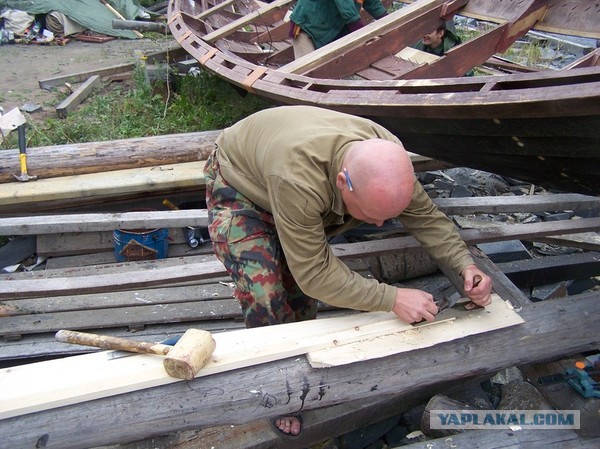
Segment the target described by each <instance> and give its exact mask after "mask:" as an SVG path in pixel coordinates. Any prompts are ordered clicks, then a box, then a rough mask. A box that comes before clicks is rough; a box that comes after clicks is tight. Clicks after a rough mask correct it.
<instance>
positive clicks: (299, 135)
mask: <svg viewBox="0 0 600 449" xmlns="http://www.w3.org/2000/svg"><path fill="white" fill-rule="evenodd" d="M204 175H205V179H206V203H207V209H208V214H209V226H208V231H209V234H210V237H211V240H212V244H213V250H214V252H215V254H216V256H217V257H218V258H219V260H221V262H223V264H224V265H225V268H226V269H227V272H228V273H229V274H230V275H231V277H232V279H233V281H234V283H235V286H236V287H235V292H234V296H235V298H236V299H237V300H238V302H239V303H240V305H241V308H242V313H243V316H244V320H245V323H246V326H247V327H258V326H268V325H276V324H280V323H292V322H297V321H303V320H309V319H314V318H316V316H317V304H318V300H321V301H323V302H324V303H327V304H330V305H333V306H337V307H344V308H350V309H355V310H363V311H388V312H389V311H392V312H394V314H395V315H396V316H397V317H398V318H399V319H400V320H402V321H404V322H406V323H412V322H418V321H421V320H423V319H425V320H428V321H431V320H433V319H434V316H435V315H436V314H437V312H438V307H437V305H436V304H435V303H434V301H433V297H432V295H431V294H430V293H428V292H425V291H422V290H418V289H406V288H396V287H394V286H392V285H388V284H385V283H380V282H378V281H377V280H376V279H369V278H366V277H363V276H361V275H360V274H358V273H355V272H353V271H351V270H350V269H349V268H348V267H347V265H345V264H344V263H343V262H342V261H341V260H340V259H339V258H337V257H336V256H335V255H334V253H333V251H332V249H331V248H330V246H329V243H328V241H329V238H331V237H333V236H335V235H339V234H342V233H344V232H346V231H347V230H349V229H352V228H354V227H357V226H359V225H361V224H363V223H371V224H375V225H376V226H382V225H383V223H384V221H385V220H388V219H390V218H394V217H398V218H399V220H400V221H401V222H402V224H403V225H404V227H405V228H406V229H407V230H408V231H409V232H410V233H411V234H412V235H413V236H414V237H415V238H416V239H417V240H418V241H419V242H420V243H421V245H422V246H423V247H424V248H425V249H426V250H427V252H428V253H429V255H430V256H431V257H432V258H433V259H434V260H435V261H437V262H438V263H442V264H444V265H445V266H447V267H449V268H450V269H451V270H453V271H454V272H455V273H457V274H460V275H461V276H462V278H463V279H464V289H465V291H466V294H467V295H468V297H469V298H470V299H471V300H472V301H473V302H474V303H475V304H477V305H479V306H485V305H487V304H489V303H490V302H491V296H490V291H491V279H490V278H489V277H488V276H487V275H486V274H484V273H483V272H482V271H481V270H479V269H478V268H477V266H476V265H475V264H474V262H473V259H472V257H471V254H470V253H469V250H468V248H467V245H466V244H465V243H464V242H463V241H462V240H461V238H460V235H459V233H458V231H457V230H456V228H455V226H454V224H453V223H452V221H451V220H450V219H449V218H448V217H447V216H446V215H444V214H443V213H442V212H441V211H439V210H438V209H437V207H436V206H435V205H434V204H433V203H432V201H431V199H430V198H429V196H428V195H427V193H426V192H425V190H424V189H423V187H422V186H421V184H420V183H419V181H418V180H417V178H416V176H415V173H414V170H413V167H412V163H411V160H410V156H409V154H408V153H407V152H406V150H405V149H404V147H403V146H402V144H401V142H400V141H399V140H398V138H397V137H395V136H394V135H393V134H392V133H390V132H389V131H388V130H387V129H385V128H384V127H382V126H380V125H378V124H376V123H374V122H372V121H370V120H367V119H364V118H359V117H355V116H352V115H349V114H343V113H340V112H335V111H330V110H327V109H321V108H317V107H312V106H281V107H276V108H270V109H265V110H262V111H259V112H257V113H255V114H252V115H250V116H249V117H247V118H245V119H243V120H241V121H239V122H238V123H236V124H235V125H233V126H231V127H229V128H226V129H224V130H223V131H222V132H221V134H220V135H219V137H218V138H217V141H216V145H215V150H214V152H213V153H212V155H211V156H210V157H209V158H208V160H207V162H206V165H205V167H204ZM271 423H272V424H273V426H274V429H277V430H278V431H280V432H282V433H283V434H284V435H292V436H294V435H298V434H299V433H300V431H301V426H302V421H301V418H300V417H299V416H298V415H294V416H285V417H280V418H277V419H275V420H272V421H271Z"/></svg>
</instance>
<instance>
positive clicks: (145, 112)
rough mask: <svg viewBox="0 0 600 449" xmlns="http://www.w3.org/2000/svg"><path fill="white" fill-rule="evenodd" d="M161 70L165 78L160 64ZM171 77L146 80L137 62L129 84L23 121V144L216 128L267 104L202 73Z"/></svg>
mask: <svg viewBox="0 0 600 449" xmlns="http://www.w3.org/2000/svg"><path fill="white" fill-rule="evenodd" d="M164 71H165V78H166V67H165V68H164ZM171 79H172V82H171V83H166V82H164V81H160V80H159V81H149V80H148V78H147V77H146V72H145V70H144V68H143V67H142V66H140V67H139V68H138V69H136V71H135V73H134V76H133V79H132V80H131V82H128V83H120V84H116V83H114V84H104V85H102V86H101V87H100V88H98V89H97V90H96V91H95V92H94V93H93V94H92V96H91V97H90V98H88V99H87V100H86V101H85V103H84V104H83V105H82V106H80V107H79V108H78V109H77V110H76V111H74V112H72V113H69V115H68V117H67V118H66V119H58V118H50V119H47V120H46V121H45V122H43V123H36V122H29V124H28V130H27V146H28V147H36V146H49V145H61V144H67V143H78V142H99V141H106V140H114V139H127V138H134V137H146V136H156V135H164V134H171V133H185V132H193V131H204V130H209V129H221V128H224V127H227V126H229V125H231V124H233V123H235V122H236V121H238V120H239V119H241V118H243V117H245V116H247V115H249V114H251V113H253V112H255V111H257V110H260V109H263V108H265V107H267V106H268V103H266V102H265V101H264V100H261V99H260V98H258V97H256V96H253V95H250V94H248V95H245V96H244V95H241V94H240V93H239V92H238V91H236V90H235V89H234V88H233V87H232V86H231V85H229V84H228V83H227V82H225V81H223V80H221V79H220V78H218V77H217V76H215V75H211V74H209V73H208V72H203V71H201V72H199V73H198V74H197V75H196V76H192V75H185V76H179V75H177V74H173V75H171ZM64 95H66V94H64ZM17 139H18V137H17V133H11V135H10V136H9V138H8V139H7V140H5V141H4V142H3V143H2V146H1V148H2V149H6V148H18V141H17Z"/></svg>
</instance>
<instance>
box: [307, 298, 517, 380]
mask: <svg viewBox="0 0 600 449" xmlns="http://www.w3.org/2000/svg"><path fill="white" fill-rule="evenodd" d="M457 307H458V306H457ZM461 309H462V307H461ZM436 321H439V323H438V324H437V325H435V326H428V325H421V324H417V325H415V326H414V327H412V328H410V329H402V330H400V331H398V332H394V333H388V334H383V333H382V334H381V335H377V336H372V337H369V338H367V339H364V340H360V341H356V342H351V343H348V344H343V345H342V344H340V345H338V346H336V347H330V348H326V349H321V350H318V351H311V352H309V353H308V361H309V362H310V364H311V366H312V367H313V368H327V367H332V366H339V365H346V364H348V363H354V362H359V361H364V360H372V359H376V358H380V357H386V356H389V355H393V354H398V353H400V352H406V351H414V350H416V349H422V348H427V347H429V346H433V345H436V344H439V343H444V342H448V341H452V340H456V339H459V338H464V337H467V336H469V335H474V334H480V333H482V332H489V331H493V330H496V329H502V328H504V327H508V326H514V325H517V324H521V323H523V322H524V321H523V319H522V318H521V317H520V316H519V314H518V313H516V312H515V311H514V310H513V308H512V306H511V304H510V303H509V302H508V301H503V300H502V298H500V297H499V296H498V295H496V294H493V295H492V304H490V305H489V306H487V307H486V308H485V309H477V310H472V311H468V312H467V311H464V310H460V309H448V310H444V311H443V312H441V313H440V314H439V315H437V316H436Z"/></svg>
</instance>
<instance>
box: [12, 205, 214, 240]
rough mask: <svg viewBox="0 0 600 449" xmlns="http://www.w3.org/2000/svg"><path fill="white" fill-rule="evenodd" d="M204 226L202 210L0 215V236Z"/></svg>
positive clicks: (206, 223)
mask: <svg viewBox="0 0 600 449" xmlns="http://www.w3.org/2000/svg"><path fill="white" fill-rule="evenodd" d="M185 226H208V212H207V211H206V209H191V210H168V211H150V212H122V213H114V214H83V215H82V214H70V215H42V216H37V217H10V218H0V235H35V234H62V233H65V232H67V233H68V232H77V233H79V232H91V231H106V230H111V231H112V230H113V229H154V228H176V227H180V228H183V227H185Z"/></svg>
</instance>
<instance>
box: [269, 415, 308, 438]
mask: <svg viewBox="0 0 600 449" xmlns="http://www.w3.org/2000/svg"><path fill="white" fill-rule="evenodd" d="M275 425H276V426H277V428H278V429H279V430H281V431H282V432H283V433H285V434H287V435H293V436H296V435H300V432H302V423H301V422H300V420H299V419H298V417H296V416H282V417H281V418H279V419H276V420H275Z"/></svg>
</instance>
